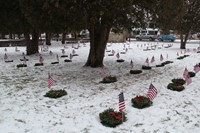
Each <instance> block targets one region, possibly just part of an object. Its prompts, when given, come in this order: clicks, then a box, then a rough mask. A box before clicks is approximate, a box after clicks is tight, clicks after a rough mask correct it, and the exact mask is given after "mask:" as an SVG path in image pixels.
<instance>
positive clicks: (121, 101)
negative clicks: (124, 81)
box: [119, 92, 125, 112]
mask: <svg viewBox="0 0 200 133" xmlns="http://www.w3.org/2000/svg"><path fill="white" fill-rule="evenodd" d="M124 109H125V102H124V94H123V92H121V93H120V94H119V111H120V112H124Z"/></svg>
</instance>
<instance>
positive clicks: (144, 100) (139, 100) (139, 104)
mask: <svg viewBox="0 0 200 133" xmlns="http://www.w3.org/2000/svg"><path fill="white" fill-rule="evenodd" d="M131 102H132V106H133V107H135V108H138V109H143V108H146V107H149V106H151V105H152V102H151V101H150V99H149V98H148V97H145V96H136V97H135V98H132V99H131Z"/></svg>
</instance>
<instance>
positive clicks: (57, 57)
mask: <svg viewBox="0 0 200 133" xmlns="http://www.w3.org/2000/svg"><path fill="white" fill-rule="evenodd" d="M56 59H57V61H58V62H59V56H58V54H57V55H56Z"/></svg>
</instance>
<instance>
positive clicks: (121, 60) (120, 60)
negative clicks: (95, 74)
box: [117, 59, 125, 62]
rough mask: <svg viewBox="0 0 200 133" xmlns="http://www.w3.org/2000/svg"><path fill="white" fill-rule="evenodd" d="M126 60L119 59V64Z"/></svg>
mask: <svg viewBox="0 0 200 133" xmlns="http://www.w3.org/2000/svg"><path fill="white" fill-rule="evenodd" d="M124 61H125V60H123V59H117V62H124Z"/></svg>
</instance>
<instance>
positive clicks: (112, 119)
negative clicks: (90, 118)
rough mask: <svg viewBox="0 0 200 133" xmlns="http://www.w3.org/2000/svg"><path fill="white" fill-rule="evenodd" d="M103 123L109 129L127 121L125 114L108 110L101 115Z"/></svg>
mask: <svg viewBox="0 0 200 133" xmlns="http://www.w3.org/2000/svg"><path fill="white" fill-rule="evenodd" d="M99 118H100V120H101V123H102V124H103V125H104V126H107V127H116V126H118V125H120V124H122V123H123V122H124V121H126V116H125V114H124V113H121V112H116V111H114V110H113V109H107V110H105V111H104V112H102V113H100V114H99Z"/></svg>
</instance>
